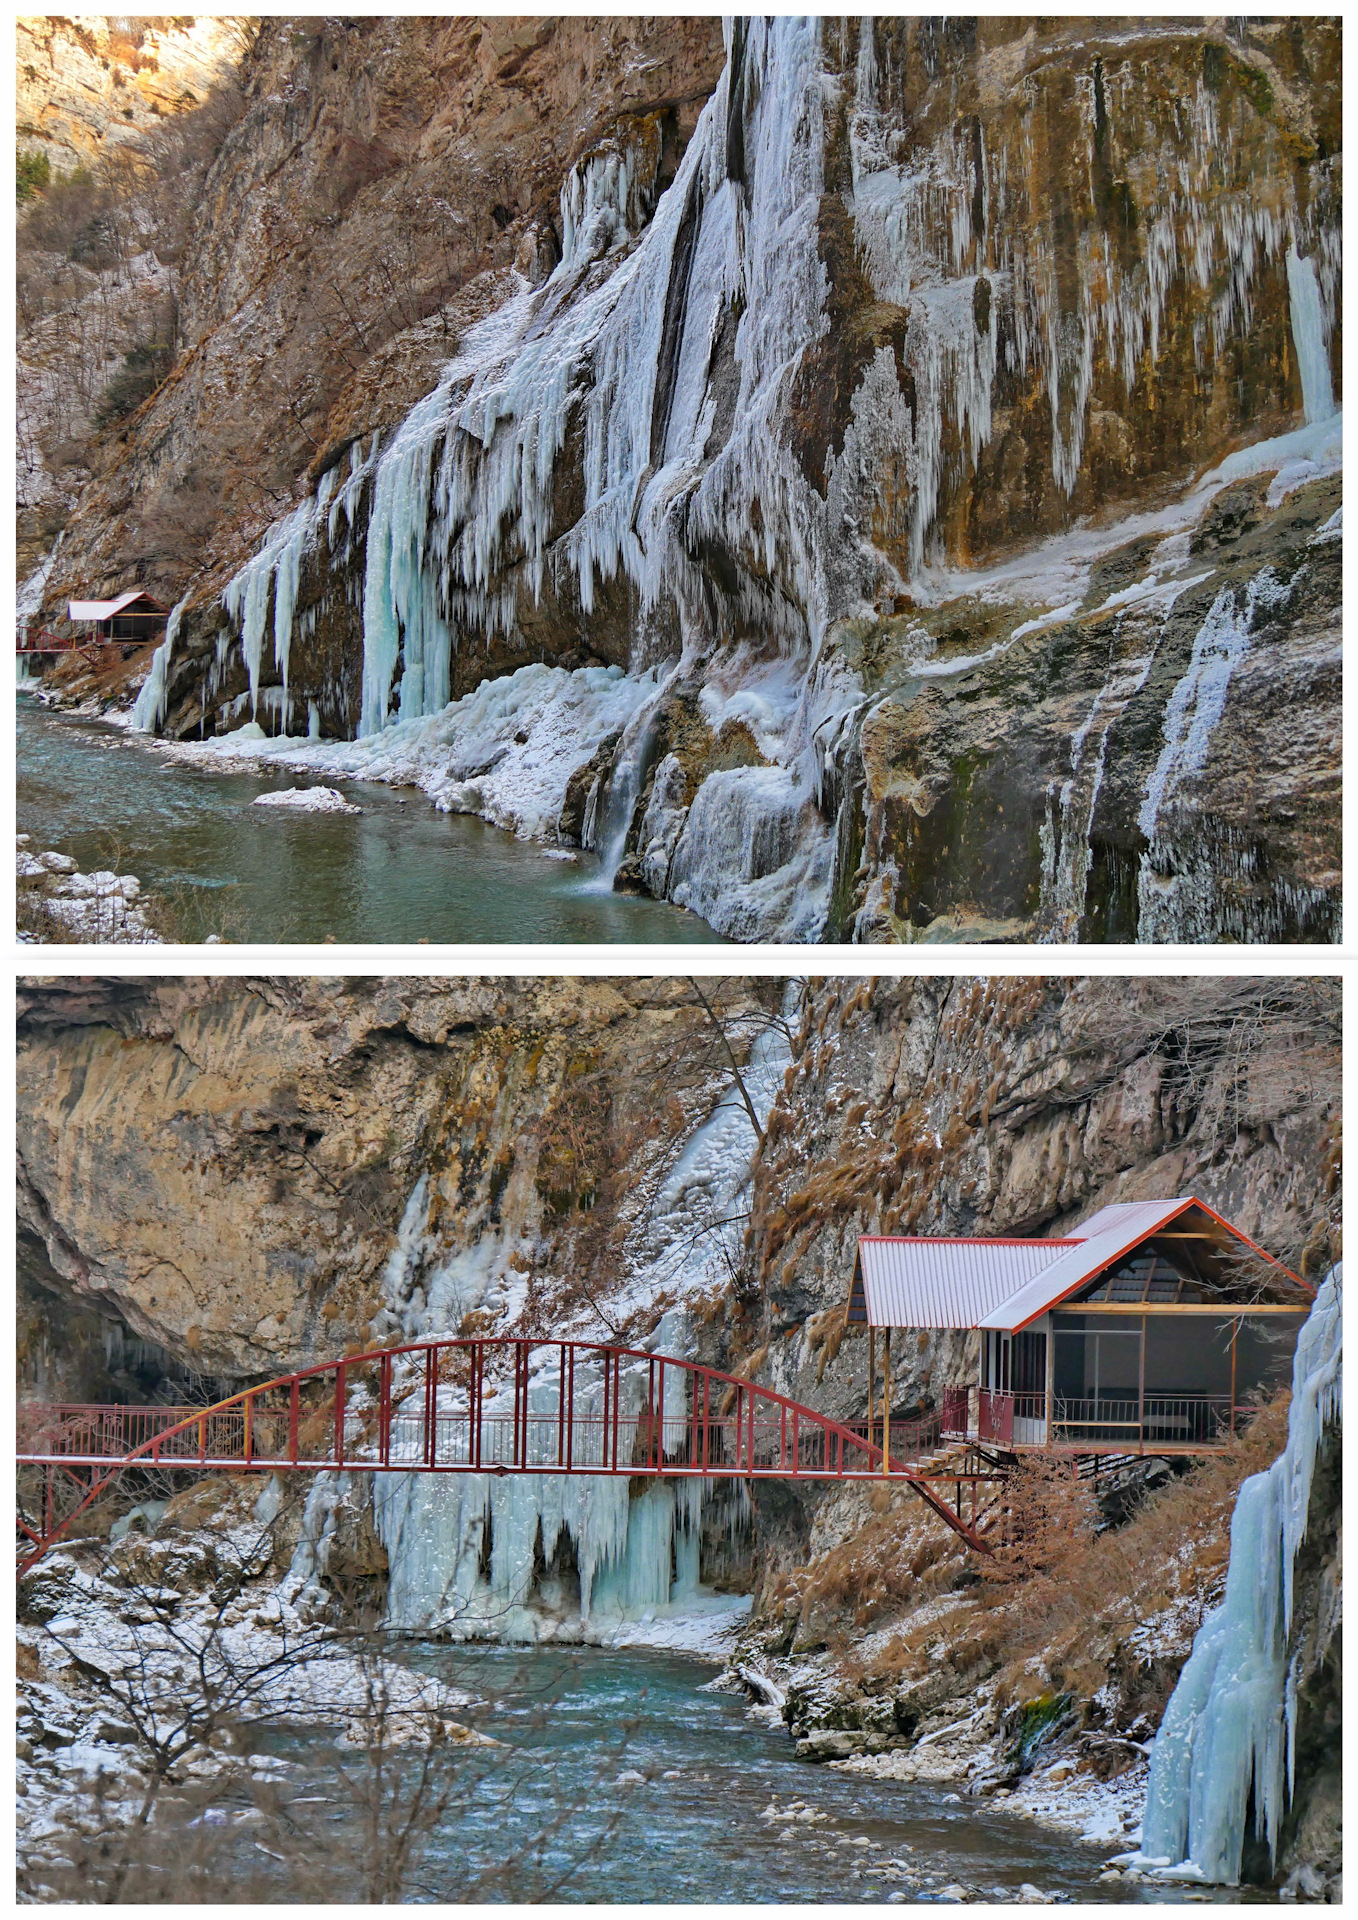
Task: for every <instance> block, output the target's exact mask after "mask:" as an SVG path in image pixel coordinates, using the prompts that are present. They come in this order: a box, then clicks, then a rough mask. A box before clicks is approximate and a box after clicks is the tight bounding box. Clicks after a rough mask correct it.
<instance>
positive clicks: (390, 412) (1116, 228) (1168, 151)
mask: <svg viewBox="0 0 1358 1920" xmlns="http://www.w3.org/2000/svg"><path fill="white" fill-rule="evenodd" d="M1336 35H1337V28H1336V26H1335V24H1334V23H1333V22H1330V21H1325V20H1318V19H1317V20H1305V21H1299V22H1282V21H1276V22H1274V21H1268V22H1259V21H1250V22H1234V21H1233V22H1230V23H1221V22H1215V21H1213V22H1207V21H1203V22H1182V21H1160V20H1153V21H1136V22H1133V21H1112V20H1108V19H1099V20H1093V21H1090V20H1075V19H1062V20H1056V21H1046V20H1043V21H1038V20H1031V21H1030V20H1023V19H1018V18H1014V19H1008V18H1006V19H987V20H982V21H970V22H968V21H955V20H949V21H946V22H943V23H939V22H934V21H925V20H913V19H911V20H906V19H900V20H891V21H888V20H878V21H876V22H875V23H872V22H869V23H864V22H857V21H844V22H841V21H834V22H830V21H826V22H816V21H810V22H808V21H791V20H782V21H779V20H774V21H769V22H764V21H760V20H754V21H750V22H748V23H746V22H741V23H737V24H735V25H733V26H732V28H731V30H730V34H729V39H728V44H727V45H726V46H725V47H724V48H723V47H722V45H721V44H720V43H719V40H718V37H717V32H716V27H715V23H712V22H701V21H694V22H680V21H674V20H664V21H655V22H649V23H646V22H643V23H639V24H638V23H635V22H628V21H621V20H619V21H612V22H607V23H603V24H600V23H597V22H593V23H590V22H578V21H576V22H536V23H532V22H530V23H527V24H526V25H525V24H524V23H506V24H503V25H494V24H491V25H483V24H482V23H479V22H468V21H446V22H431V21H428V20H414V19H411V20H402V21H399V22H389V21H381V22H378V21H358V22H353V21H351V22H345V23H342V24H341V25H338V26H336V25H335V24H334V23H326V24H324V25H322V26H320V27H316V26H315V24H314V23H312V25H311V26H310V27H309V28H308V29H307V31H305V32H303V31H302V30H301V29H299V28H297V27H296V25H295V23H290V22H283V21H277V22H266V23H265V24H264V27H263V29H262V31H261V34H260V38H259V41H258V44H257V46H256V48H255V50H254V52H253V53H252V55H251V56H250V60H249V62H248V63H247V66H246V69H245V71H244V81H245V84H246V90H247V105H246V111H245V113H244V117H243V118H242V119H241V121H240V122H239V124H238V126H237V127H236V128H235V129H234V130H233V131H232V133H231V134H230V135H229V137H228V138H227V140H226V142H225V144H224V146H223V148H222V152H221V154H220V156H219V158H218V160H217V161H216V163H215V166H214V168H213V170H212V172H211V174H210V176H209V180H208V184H207V188H206V189H205V193H204V199H203V205H202V209H201V219H200V221H199V223H198V231H197V232H196V234H195V239H194V247H193V250H192V254H191V256H190V258H188V259H187V260H186V263H185V270H184V285H185V293H184V299H183V306H182V310H183V316H184V318H183V321H182V325H181V335H182V339H181V342H180V352H179V357H178V360H177V362H176V365H175V367H174V369H173V371H172V373H171V374H170V375H169V377H168V379H167V380H166V381H165V383H164V385H163V386H162V387H161V389H160V390H159V391H158V393H157V394H156V395H155V396H154V397H153V398H152V399H151V400H150V401H148V402H147V404H146V406H145V407H144V408H143V410H142V411H141V412H140V413H139V414H137V415H136V416H134V417H133V419H132V420H131V421H130V422H129V423H128V425H127V426H126V428H125V430H123V431H122V433H121V435H120V437H119V439H118V442H117V444H116V446H113V445H112V444H111V445H110V447H109V450H108V458H107V461H106V463H105V467H104V471H103V472H102V473H101V475H100V477H99V479H98V480H97V482H96V483H95V484H94V485H92V486H91V488H90V489H88V490H87V492H86V494H85V496H84V497H83V499H82V502H81V505H80V509H79V511H78V513H77V515H76V517H75V519H74V521H73V523H72V524H71V526H70V528H69V529H68V533H67V537H66V540H65V541H64V543H63V546H62V549H61V554H60V556H59V559H58V562H57V564H56V566H55V567H54V569H53V572H52V574H51V576H50V578H49V580H48V581H47V584H46V586H45V588H44V593H45V595H46V603H47V605H48V607H49V609H51V608H53V607H55V606H56V605H57V603H58V599H59V596H60V594H61V593H63V592H64V591H67V590H68V589H69V588H70V586H71V584H72V582H73V581H74V580H75V579H76V578H77V577H79V578H80V579H81V580H82V581H84V583H85V584H86V585H91V584H92V583H93V582H94V580H95V579H96V578H97V579H98V580H100V581H102V582H103V583H104V584H105V585H107V586H110V587H112V586H114V585H121V584H125V582H126V580H128V579H131V578H133V577H136V578H137V579H139V580H140V579H141V578H142V577H144V576H145V577H148V578H149V577H151V575H152V574H154V577H155V579H156V580H157V581H158V582H160V584H161V586H162V590H163V591H164V592H165V593H166V595H167V597H178V596H180V595H181V594H182V595H183V596H184V600H185V604H184V607H183V610H182V614H181V617H180V619H179V621H178V624H177V626H176V630H175V638H174V643H173V647H172V648H171V649H170V652H169V654H168V656H167V657H166V658H164V659H162V660H161V662H160V664H159V667H158V669H157V671H158V672H159V674H160V676H161V685H162V687H163V698H162V699H161V700H160V702H159V706H158V711H157V713H156V715H155V716H154V717H153V718H152V720H151V722H150V724H153V725H156V726H163V727H164V728H165V729H166V730H167V731H169V732H171V733H173V734H175V735H177V736H179V737H181V738H182V737H200V736H202V735H217V734H223V733H227V732H231V731H233V730H235V729H237V728H238V727H240V725H241V724H242V722H248V723H254V724H257V725H260V726H262V727H263V729H264V731H265V732H267V733H270V734H275V735H277V734H285V735H289V736H295V737H298V738H299V739H300V738H301V737H303V736H305V735H306V734H308V733H312V734H315V733H316V732H317V731H319V732H321V733H324V734H326V735H330V736H335V737H336V738H338V739H341V740H349V739H352V738H353V737H354V736H355V735H356V734H357V735H361V736H364V737H365V738H371V736H373V735H374V734H376V733H379V732H383V731H392V732H393V734H394V736H395V738H396V748H395V749H394V751H395V753H396V758H397V760H398V761H400V762H401V769H400V773H399V777H401V778H403V779H409V778H411V777H412V776H411V772H410V767H409V765H408V764H407V762H406V760H403V759H402V757H401V756H402V753H403V752H404V746H403V744H402V743H408V742H407V736H405V735H402V734H401V732H400V727H401V725H402V724H404V723H410V724H411V725H415V724H417V723H418V722H419V721H420V720H422V719H424V718H428V717H430V716H433V715H435V714H438V713H440V712H442V711H443V710H444V709H445V708H446V706H447V703H448V702H449V701H450V700H456V699H457V698H458V697H459V696H466V695H470V694H471V693H473V692H474V691H475V690H476V688H477V687H478V686H479V685H480V684H481V683H483V682H484V681H486V680H487V679H493V680H497V679H503V678H505V677H506V676H509V675H512V674H515V673H526V672H528V671H530V670H532V669H534V668H536V667H538V666H539V665H540V664H541V663H543V662H547V663H550V664H552V665H554V666H560V667H564V668H569V669H579V668H582V667H608V668H613V669H617V670H621V671H623V672H625V673H626V674H627V675H628V676H629V677H630V680H631V682H632V683H633V685H634V688H635V691H636V695H637V698H636V700H635V702H634V704H633V707H632V712H631V718H630V719H629V720H628V723H627V725H626V726H625V727H624V728H623V729H622V730H621V732H620V733H619V737H618V740H617V745H616V747H615V748H614V750H613V752H612V756H611V758H608V757H606V758H605V764H603V765H600V764H599V763H598V758H597V757H598V755H599V752H600V731H601V730H600V729H598V728H591V727H590V726H588V725H585V724H583V723H581V722H580V720H579V716H578V715H577V716H575V717H574V718H572V715H571V714H570V713H569V712H562V713H561V714H559V715H558V716H556V719H555V721H554V724H553V728H552V729H551V731H552V733H553V740H554V751H555V752H557V753H558V754H559V755H560V756H561V758H562V761H563V766H562V771H561V778H560V780H559V783H558V787H559V795H558V797H559V800H560V807H559V811H558V812H557V814H556V816H555V824H554V826H553V829H552V830H553V831H555V832H556V833H558V834H560V835H562V836H564V837H570V838H577V837H578V838H579V839H580V840H581V841H583V843H584V844H586V845H589V846H592V847H596V848H597V849H598V850H600V851H601V852H605V853H606V854H607V859H608V864H609V866H610V869H611V871H612V872H613V873H614V874H615V876H616V879H617V881H618V884H620V885H622V886H630V887H641V888H644V889H647V890H649V891H652V892H654V893H656V894H658V895H662V896H668V897H672V898H675V899H677V900H680V901H681V902H683V903H688V904H691V905H693V906H694V907H695V908H696V909H697V910H698V911H699V912H701V913H702V914H703V915H704V917H706V918H707V919H708V920H709V921H710V922H711V924H712V925H713V926H714V927H716V928H717V930H718V931H720V932H723V933H726V934H729V935H731V936H733V937H735V938H739V939H768V938H778V937H782V938H793V939H797V940H818V939H823V938H830V939H838V938H856V939H861V940H867V941H874V940H897V939H916V938H926V939H931V940H938V939H959V938H967V939H976V938H979V939H983V940H995V941H1008V940H1014V939H1028V938H1033V937H1038V938H1045V939H1067V940H1068V939H1073V938H1082V939H1094V940H1114V941H1121V940H1129V939H1141V940H1150V941H1164V940H1178V939H1189V940H1211V939H1229V940H1275V939H1288V940H1296V939H1301V940H1329V939H1332V938H1333V937H1334V934H1335V931H1336V928H1337V915H1338V904H1337V902H1338V894H1337V851H1336V849H1337V832H1338V826H1337V770H1338V749H1337V692H1336V688H1337V679H1336V665H1335V645H1334V633H1335V619H1336V609H1337V567H1338V550H1339V542H1338V535H1339V528H1340V524H1341V523H1340V521H1339V520H1338V519H1336V518H1335V515H1336V513H1337V512H1338V492H1337V483H1335V482H1333V481H1332V479H1331V476H1333V475H1334V474H1335V472H1336V471H1337V466H1338V460H1339V445H1340V424H1339V415H1338V405H1339V387H1338V380H1339V366H1340V320H1339V285H1340V259H1339V221H1338V179H1339V173H1338V169H1339V165H1340V127H1339V51H1338V40H1337V37H1336ZM723 61H724V65H723ZM1256 483H1257V484H1256ZM1241 486H1244V488H1245V492H1244V494H1243V495H1242V494H1241V493H1240V492H1239V491H1238V489H1239V488H1240V487H1241ZM1327 486H1328V489H1329V490H1328V491H1326V488H1327ZM167 516H169V517H172V518H176V517H177V523H178V524H180V525H181V526H185V527H187V526H189V525H190V524H192V525H193V526H194V527H195V528H197V529H198V531H199V533H200V534H201V537H195V538H194V540H193V542H192V552H191V553H188V552H186V553H184V554H182V555H181V556H180V557H179V558H178V559H165V560H161V559H157V560H156V562H155V566H154V567H153V568H150V571H149V572H148V568H149V567H150V562H149V560H148V558H147V554H148V551H149V549H148V543H147V540H146V539H145V538H144V537H143V535H144V532H145V529H146V528H147V527H149V526H151V525H152V523H153V522H154V523H155V524H156V525H159V526H163V525H164V523H165V521H166V519H167ZM195 516H196V517H195ZM270 522H272V523H273V524H272V525H271V526H270V525H269V523H270ZM1312 543H1317V544H1312ZM156 569H159V571H156ZM224 590H225V592H224ZM1223 596H1225V597H1223ZM967 662H972V663H973V664H970V665H968V664H965V663H967ZM141 664H142V663H139V664H138V669H137V670H139V668H140V665H141ZM70 689H71V691H72V693H75V692H76V691H78V690H79V676H78V674H77V675H75V677H74V678H72V679H71V681H70ZM90 690H92V689H90ZM450 724H452V725H453V727H454V730H457V728H458V727H464V728H465V729H466V730H468V731H470V732H471V733H473V734H474V733H475V731H476V727H477V725H478V724H479V722H478V720H477V717H476V714H474V713H473V712H472V711H471V710H470V709H469V710H468V711H467V712H466V713H465V714H463V715H461V716H460V717H459V718H457V719H455V720H454V722H452V723H450ZM604 731H607V730H604ZM572 742H574V743H575V750H574V753H573V757H572ZM463 744H464V743H461V742H450V743H447V745H448V746H449V757H450V758H453V759H455V758H459V757H465V756H463V755H462V753H461V748H462V745H463ZM519 744H523V743H519ZM535 750H536V749H535ZM511 751H512V749H511ZM587 767H593V769H594V771H593V773H592V775H591V784H593V783H595V782H597V788H596V793H597V799H598V803H599V805H598V808H597V809H596V813H595V814H594V815H593V816H587V813H586V810H585V808H584V807H583V806H579V805H576V804H575V801H578V800H579V794H578V792H576V793H575V796H574V800H573V801H572V802H571V804H569V805H568V804H567V802H568V797H569V796H570V795H571V794H572V792H573V789H572V786H571V782H572V780H573V779H576V780H577V784H582V783H583V782H584V778H585V769H586V768H587ZM662 768H663V769H664V782H663V785H662V786H661V788H660V790H659V791H657V787H656V783H657V781H658V780H659V779H660V777H661V769H662ZM389 777H398V776H397V775H396V774H392V775H390V776H389ZM468 804H469V805H472V804H475V803H474V799H469V800H468ZM1001 808H1003V812H1001ZM577 818H578V822H579V824H578V826H577V824H576V821H577Z"/></svg>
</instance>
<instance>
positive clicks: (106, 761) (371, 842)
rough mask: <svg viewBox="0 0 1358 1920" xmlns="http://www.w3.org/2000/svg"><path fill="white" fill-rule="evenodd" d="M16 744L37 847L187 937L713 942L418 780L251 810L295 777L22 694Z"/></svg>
mask: <svg viewBox="0 0 1358 1920" xmlns="http://www.w3.org/2000/svg"><path fill="white" fill-rule="evenodd" d="M17 752H18V816H19V817H18V825H19V829H20V831H21V832H25V833H27V834H28V835H29V836H30V841H31V844H33V845H35V846H40V847H43V848H55V849H57V850H58V851H60V852H61V853H63V854H64V855H66V856H68V857H70V858H72V859H73V860H74V861H75V863H76V866H77V867H78V868H79V869H80V870H82V871H86V872H90V871H104V870H109V869H113V868H116V869H117V870H118V871H119V872H126V871H128V870H129V869H130V870H131V871H132V872H134V873H135V874H136V875H137V876H138V878H139V879H140V882H141V885H142V887H143V888H145V889H148V890H150V891H153V892H154V893H156V894H158V895H160V896H162V897H163V898H164V899H165V901H166V903H167V906H168V909H169V913H170V917H171V918H172V920H173V922H174V925H175V929H176V932H177V935H178V937H179V938H180V939H182V940H185V941H200V940H204V939H206V938H208V937H210V936H216V937H217V938H218V939H221V940H226V941H231V942H239V941H247V940H249V941H266V942H274V941H282V942H290V941H297V942H318V943H319V942H324V941H328V940H334V941H335V942H337V943H342V942H358V943H369V942H391V941H399V942H409V943H416V942H420V941H430V942H440V941H447V942H462V941H496V942H514V943H519V942H530V941H531V942H542V943H554V944H566V945H573V944H578V943H580V942H593V941H609V942H616V941H629V942H636V943H640V944H647V945H648V944H654V943H657V942H661V943H666V944H670V943H677V944H692V943H700V944H701V943H705V942H718V941H719V936H718V935H716V934H715V933H713V931H712V930H711V928H710V927H708V926H707V925H706V923H705V922H703V921H702V920H700V919H699V918H698V916H697V915H696V914H692V913H689V912H687V911H685V910H684V909H682V908H678V907H674V906H672V905H669V904H666V903H662V902H659V901H655V900H650V899H644V898H636V897H633V896H630V895H627V894H620V893H614V892H613V891H612V889H611V888H610V887H608V886H606V885H604V884H603V882H602V878H601V873H600V864H599V861H598V859H597V858H596V857H595V856H594V855H592V854H589V853H585V852H581V851H574V850H571V849H568V848H564V847H561V848H557V847H543V846H539V845H537V844H534V843H531V842H528V841H524V840H519V839H516V838H514V837H513V835H511V834H510V833H508V832H505V831H502V830H501V829H499V828H497V827H494V826H489V825H487V824H486V823H485V822H484V821H483V820H480V819H478V818H475V817H472V816H468V815H459V814H445V813H440V812H439V811H438V810H437V809H436V808H435V807H433V806H431V805H430V804H429V802H428V800H427V799H426V798H425V797H424V796H423V795H421V794H418V793H414V792H411V791H409V790H407V791H406V792H399V791H396V790H394V789H393V788H391V787H388V786H384V785H382V784H380V783H358V782H353V781H350V780H347V779H346V780H344V781H343V796H342V797H343V799H344V800H345V802H346V803H347V804H348V805H349V806H351V807H354V808H356V809H357V811H355V812H351V813H343V812H312V811H310V810H306V809H302V810H297V809H295V808H293V807H291V806H286V807H279V806H276V805H265V806H256V805H255V804H254V802H255V801H256V800H258V799H260V798H267V797H268V796H270V795H274V794H277V793H279V792H282V791H285V790H287V789H288V788H290V787H295V786H296V785H297V782H296V779H295V778H294V777H290V775H289V774H288V772H286V771H285V770H284V769H282V768H274V767H272V766H268V765H264V766H260V765H254V766H249V767H242V766H239V765H235V766H227V767H222V766H221V765H219V764H211V763H208V762H206V761H204V762H201V763H200V764H198V765H189V764H188V763H187V759H186V757H185V755H184V751H183V750H182V749H177V748H175V749H167V748H166V746H165V745H164V744H163V743H161V742H154V743H153V742H151V741H150V740H149V739H148V738H146V737H144V736H141V735H136V734H132V733H130V732H129V730H128V729H127V728H126V727H125V726H115V725H112V724H110V723H108V722H107V721H104V720H101V719H95V718H93V717H91V716H88V715H78V714H77V715H71V714H67V713H64V712H59V711H57V710H55V709H53V708H51V707H49V706H47V705H46V703H44V702H43V701H42V700H41V699H35V698H34V697H33V695H32V694H31V693H27V692H25V691H23V690H21V692H20V695H19V701H18V749H17ZM331 784H333V783H331Z"/></svg>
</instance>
